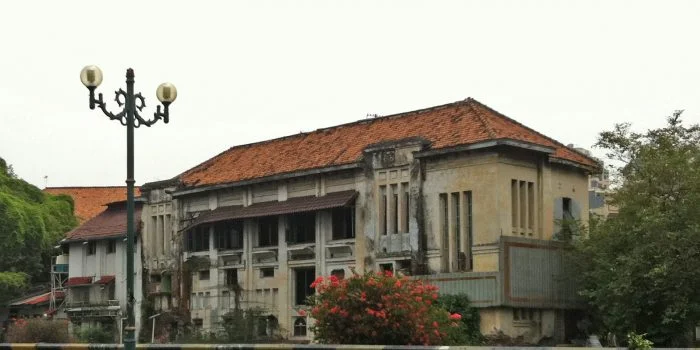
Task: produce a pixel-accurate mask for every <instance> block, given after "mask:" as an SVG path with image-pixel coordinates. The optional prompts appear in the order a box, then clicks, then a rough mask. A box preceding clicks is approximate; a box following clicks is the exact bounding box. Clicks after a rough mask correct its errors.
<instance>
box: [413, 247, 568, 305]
mask: <svg viewBox="0 0 700 350" xmlns="http://www.w3.org/2000/svg"><path fill="white" fill-rule="evenodd" d="M494 245H496V246H497V247H498V248H497V249H498V254H499V264H498V265H499V266H500V271H492V272H452V273H438V274H432V275H418V276H413V277H411V278H416V279H422V280H425V281H426V282H429V283H431V284H434V285H437V286H438V287H439V288H440V293H444V294H460V293H465V294H467V295H468V296H469V299H470V302H471V303H472V304H474V306H476V307H494V306H509V307H521V308H573V309H575V308H579V307H581V303H580V299H579V297H578V296H577V294H576V286H575V284H574V283H573V281H572V280H570V279H567V278H566V276H569V275H570V274H569V273H567V269H566V264H565V263H564V259H563V256H562V254H563V251H564V248H565V246H564V245H563V244H562V243H560V242H554V241H544V240H535V239H531V238H523V237H508V236H503V237H501V240H500V242H499V243H495V244H494Z"/></svg>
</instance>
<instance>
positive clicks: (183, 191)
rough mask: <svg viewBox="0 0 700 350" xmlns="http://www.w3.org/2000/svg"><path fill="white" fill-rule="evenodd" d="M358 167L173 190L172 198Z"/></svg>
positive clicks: (348, 166) (321, 169)
mask: <svg viewBox="0 0 700 350" xmlns="http://www.w3.org/2000/svg"><path fill="white" fill-rule="evenodd" d="M360 167H361V163H359V162H354V163H348V164H341V165H333V166H329V167H323V168H314V169H307V170H300V171H293V172H289V173H282V174H276V175H270V176H264V177H258V178H254V179H250V180H242V181H236V182H228V183H222V184H215V185H204V186H195V187H189V188H183V189H179V190H175V191H173V193H172V196H173V197H181V196H186V195H190V194H195V193H201V192H207V191H214V190H221V189H226V188H233V187H242V186H247V185H254V184H259V183H262V182H269V181H278V180H285V179H290V178H294V177H300V176H308V175H317V174H324V173H330V172H334V171H341V170H349V169H357V168H360Z"/></svg>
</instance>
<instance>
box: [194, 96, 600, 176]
mask: <svg viewBox="0 0 700 350" xmlns="http://www.w3.org/2000/svg"><path fill="white" fill-rule="evenodd" d="M415 137H419V138H423V139H425V140H427V141H429V142H430V143H431V145H430V148H431V149H433V150H436V149H447V148H451V147H456V146H462V145H469V144H474V143H478V142H483V141H488V140H498V139H511V140H515V141H524V142H530V143H533V144H537V145H541V146H545V147H551V148H553V149H554V154H553V155H552V157H553V158H558V159H561V160H566V161H569V162H573V163H576V164H579V165H582V166H584V167H590V168H596V167H598V164H597V162H596V161H595V160H594V159H592V158H590V157H588V156H586V155H583V154H581V153H579V152H577V151H575V150H572V149H569V148H568V147H566V146H564V145H563V144H561V143H559V142H557V141H555V140H553V139H551V138H548V137H546V136H544V135H542V134H540V133H538V132H536V131H534V130H532V129H530V128H528V127H526V126H524V125H522V124H520V123H518V122H516V121H515V120H513V119H510V118H508V117H506V116H504V115H502V114H500V113H498V112H496V111H495V110H493V109H491V108H489V107H487V106H485V105H483V104H481V103H480V102H478V101H476V100H474V99H471V98H468V99H466V100H464V101H458V102H455V103H450V104H446V105H442V106H437V107H432V108H428V109H423V110H418V111H413V112H406V113H401V114H396V115H391V116H386V117H380V118H374V119H369V120H361V121H358V122H354V123H350V124H344V125H339V126H335V127H330V128H325V129H319V130H316V131H313V132H309V133H302V134H296V135H292V136H287V137H282V138H278V139H273V140H269V141H263V142H259V143H253V144H248V145H242V146H235V147H232V148H230V149H228V150H227V151H225V152H223V153H221V154H219V155H217V156H215V157H213V158H211V159H209V160H207V161H205V162H204V163H202V164H200V165H198V166H196V167H194V168H192V169H190V170H187V171H186V172H184V173H182V174H181V175H180V178H181V180H182V182H183V184H184V185H185V186H204V185H214V184H223V183H232V182H238V181H243V180H251V179H256V178H262V177H266V176H271V175H277V174H284V173H291V172H295V171H301V170H310V169H318V168H324V167H329V166H337V165H344V164H351V163H356V162H358V161H360V160H361V158H362V155H363V150H364V149H365V148H366V147H367V146H369V145H372V144H377V143H380V142H387V141H397V140H402V139H407V138H415Z"/></svg>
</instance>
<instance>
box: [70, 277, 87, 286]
mask: <svg viewBox="0 0 700 350" xmlns="http://www.w3.org/2000/svg"><path fill="white" fill-rule="evenodd" d="M86 284H92V277H89V276H88V277H71V278H69V279H68V281H66V286H83V285H86Z"/></svg>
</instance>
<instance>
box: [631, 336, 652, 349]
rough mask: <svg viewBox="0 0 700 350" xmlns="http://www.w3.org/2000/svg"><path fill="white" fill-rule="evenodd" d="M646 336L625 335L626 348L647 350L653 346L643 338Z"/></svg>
mask: <svg viewBox="0 0 700 350" xmlns="http://www.w3.org/2000/svg"><path fill="white" fill-rule="evenodd" d="M645 336H646V334H637V333H635V332H632V333H629V334H627V348H628V349H632V350H649V349H651V348H652V346H654V343H652V342H651V341H650V340H648V339H646V338H645Z"/></svg>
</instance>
